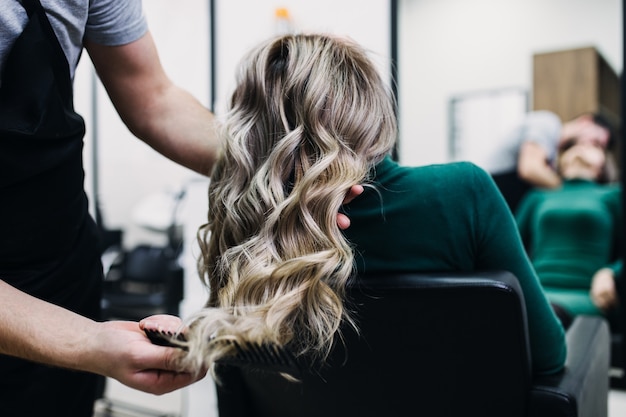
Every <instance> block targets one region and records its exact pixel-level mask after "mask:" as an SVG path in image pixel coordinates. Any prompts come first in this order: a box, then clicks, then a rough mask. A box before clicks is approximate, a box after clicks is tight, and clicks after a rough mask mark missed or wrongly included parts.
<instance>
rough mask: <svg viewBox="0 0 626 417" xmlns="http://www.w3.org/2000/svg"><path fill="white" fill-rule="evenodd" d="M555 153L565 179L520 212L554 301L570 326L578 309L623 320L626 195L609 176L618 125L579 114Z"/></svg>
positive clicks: (538, 193)
mask: <svg viewBox="0 0 626 417" xmlns="http://www.w3.org/2000/svg"><path fill="white" fill-rule="evenodd" d="M576 120H578V123H577V125H576V126H573V127H572V128H571V129H570V131H569V134H568V135H567V137H565V138H564V141H563V142H562V143H561V145H560V147H559V151H558V155H557V171H558V173H559V175H560V176H561V177H562V178H563V185H562V186H561V187H560V188H557V189H553V190H539V189H537V190H534V191H532V192H530V193H529V194H528V195H526V197H525V198H524V200H522V201H521V203H520V206H519V208H518V211H517V213H516V219H517V223H518V226H519V230H520V233H521V236H522V240H523V242H524V244H525V246H526V248H527V250H528V253H529V257H530V259H531V262H532V263H533V265H534V267H535V270H536V271H537V275H538V276H539V279H540V282H541V284H542V286H543V288H544V291H545V292H546V295H547V297H548V300H549V301H550V302H551V303H552V305H553V307H554V308H555V310H556V311H557V312H558V315H559V318H561V320H562V321H563V324H564V325H565V326H567V325H568V324H569V323H570V322H571V320H572V319H573V317H575V316H577V315H579V314H585V315H600V316H605V317H607V318H608V319H609V322H610V323H611V324H612V325H616V324H617V323H618V318H619V316H620V314H619V310H618V297H617V289H616V282H619V279H620V275H621V270H622V259H621V247H622V230H623V229H622V224H623V223H622V222H623V219H622V206H621V203H622V197H621V188H620V186H619V185H617V184H613V183H607V181H608V178H607V177H608V175H607V169H608V166H607V156H608V153H607V149H609V147H610V144H611V137H612V128H611V126H610V125H609V124H608V122H607V121H606V120H604V118H603V117H601V116H599V115H594V114H586V115H582V116H581V117H579V118H577V119H576Z"/></svg>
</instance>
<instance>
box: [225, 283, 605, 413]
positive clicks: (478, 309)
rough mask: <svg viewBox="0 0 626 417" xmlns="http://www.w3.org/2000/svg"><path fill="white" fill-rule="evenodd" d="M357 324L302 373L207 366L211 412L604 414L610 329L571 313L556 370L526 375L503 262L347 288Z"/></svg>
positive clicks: (525, 352) (514, 296)
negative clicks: (214, 402)
mask: <svg viewBox="0 0 626 417" xmlns="http://www.w3.org/2000/svg"><path fill="white" fill-rule="evenodd" d="M348 299H349V300H350V302H349V304H348V307H349V308H351V309H352V311H354V316H355V317H356V319H357V322H358V327H359V329H360V333H359V334H357V333H355V332H354V331H352V330H351V329H350V328H347V327H346V328H344V329H343V335H344V339H343V343H341V342H338V343H336V344H335V346H334V348H333V350H332V352H331V355H330V357H329V358H328V360H327V361H326V362H325V363H324V364H320V363H315V362H309V361H308V360H307V359H306V358H303V357H299V358H298V363H299V365H300V367H301V368H302V373H301V375H300V376H299V380H298V381H296V382H293V381H290V380H287V379H286V378H284V377H283V376H281V375H279V374H277V373H275V372H270V371H264V370H259V369H254V368H251V367H248V366H246V367H241V366H235V365H231V364H228V365H227V364H223V363H222V364H218V365H217V366H216V372H217V376H218V378H219V382H218V383H217V384H216V389H217V395H218V409H219V416H220V417H241V416H247V417H252V416H254V417H269V416H272V417H287V416H288V417H293V416H298V417H309V416H310V417H319V416H324V417H346V416H359V417H367V416H376V417H382V416H385V417H393V416H412V415H415V416H428V417H438V416H481V417H489V416H494V417H496V416H497V417H502V416H507V417H514V416H520V417H521V416H534V417H543V416H546V417H547V416H550V417H558V416H570V417H572V416H580V417H582V416H587V417H606V416H607V412H608V390H609V386H608V385H609V377H608V370H609V359H610V358H609V356H610V353H609V351H610V347H609V345H610V334H609V330H608V325H607V323H606V321H605V320H604V319H602V318H597V317H587V316H581V317H578V318H577V319H576V320H575V322H574V323H573V324H572V325H571V327H570V328H569V329H568V332H567V336H566V337H567V345H568V356H567V362H566V366H565V369H564V371H562V372H560V373H558V374H556V375H551V376H533V375H532V374H531V367H530V349H529V341H528V330H527V323H526V311H525V305H524V302H523V294H522V291H521V288H520V286H519V283H518V281H517V279H516V278H515V277H514V276H513V275H512V274H510V273H508V272H488V273H473V274H456V273H455V274H452V273H448V274H428V275H425V274H411V273H393V274H381V275H377V276H368V277H363V278H362V279H360V280H358V283H357V284H354V285H353V286H351V287H350V288H349V289H348Z"/></svg>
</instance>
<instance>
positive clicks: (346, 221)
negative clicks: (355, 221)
mask: <svg viewBox="0 0 626 417" xmlns="http://www.w3.org/2000/svg"><path fill="white" fill-rule="evenodd" d="M362 193H363V186H362V185H358V184H357V185H353V186H352V187H350V190H348V192H347V193H346V197H345V198H344V199H343V204H348V203H349V202H351V201H352V200H354V199H355V198H357V197H358V196H360V195H361V194H362ZM337 226H339V228H340V229H341V230H346V229H347V228H348V227H350V218H349V217H348V216H346V215H345V214H343V213H338V214H337Z"/></svg>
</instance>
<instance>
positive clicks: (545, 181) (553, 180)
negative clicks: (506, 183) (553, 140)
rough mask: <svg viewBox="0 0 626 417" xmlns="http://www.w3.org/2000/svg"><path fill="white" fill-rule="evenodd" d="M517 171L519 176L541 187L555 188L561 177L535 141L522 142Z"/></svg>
mask: <svg viewBox="0 0 626 417" xmlns="http://www.w3.org/2000/svg"><path fill="white" fill-rule="evenodd" d="M517 173H518V175H519V177H520V178H522V179H523V180H525V181H526V182H529V183H530V184H532V185H534V186H535V187H541V188H556V187H558V186H559V185H561V178H560V177H559V176H558V174H557V173H556V171H554V169H552V167H551V166H550V165H548V162H547V154H546V151H545V150H544V149H543V147H542V146H541V145H540V144H538V143H537V142H533V141H526V142H524V143H522V146H521V147H520V150H519V157H518V160H517Z"/></svg>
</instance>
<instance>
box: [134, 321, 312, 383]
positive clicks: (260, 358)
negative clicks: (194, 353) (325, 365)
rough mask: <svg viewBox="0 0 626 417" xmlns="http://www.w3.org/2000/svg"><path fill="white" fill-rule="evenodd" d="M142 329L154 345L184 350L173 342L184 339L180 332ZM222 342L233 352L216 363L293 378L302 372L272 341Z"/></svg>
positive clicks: (285, 350) (289, 355) (289, 356)
mask: <svg viewBox="0 0 626 417" xmlns="http://www.w3.org/2000/svg"><path fill="white" fill-rule="evenodd" d="M144 331H145V333H146V336H147V337H148V339H150V341H151V342H152V343H153V344H155V345H159V346H171V347H177V348H180V349H183V350H186V348H185V347H184V346H179V345H177V344H176V342H175V340H179V341H182V342H184V341H185V340H186V339H185V336H184V335H183V334H181V333H172V332H164V331H159V330H144ZM224 343H232V344H233V346H234V347H235V353H234V354H233V355H228V356H225V357H223V358H221V359H219V360H218V361H217V363H220V364H224V365H232V366H237V367H240V368H246V369H251V370H263V371H270V372H280V373H286V374H289V375H291V376H292V377H294V378H298V377H299V376H300V375H301V374H302V369H301V367H300V365H299V364H298V361H297V360H296V358H295V356H294V355H293V353H292V352H291V351H289V350H288V349H285V348H284V347H281V346H278V345H275V344H273V343H251V342H245V343H243V344H240V343H237V342H235V341H225V342H224Z"/></svg>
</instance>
